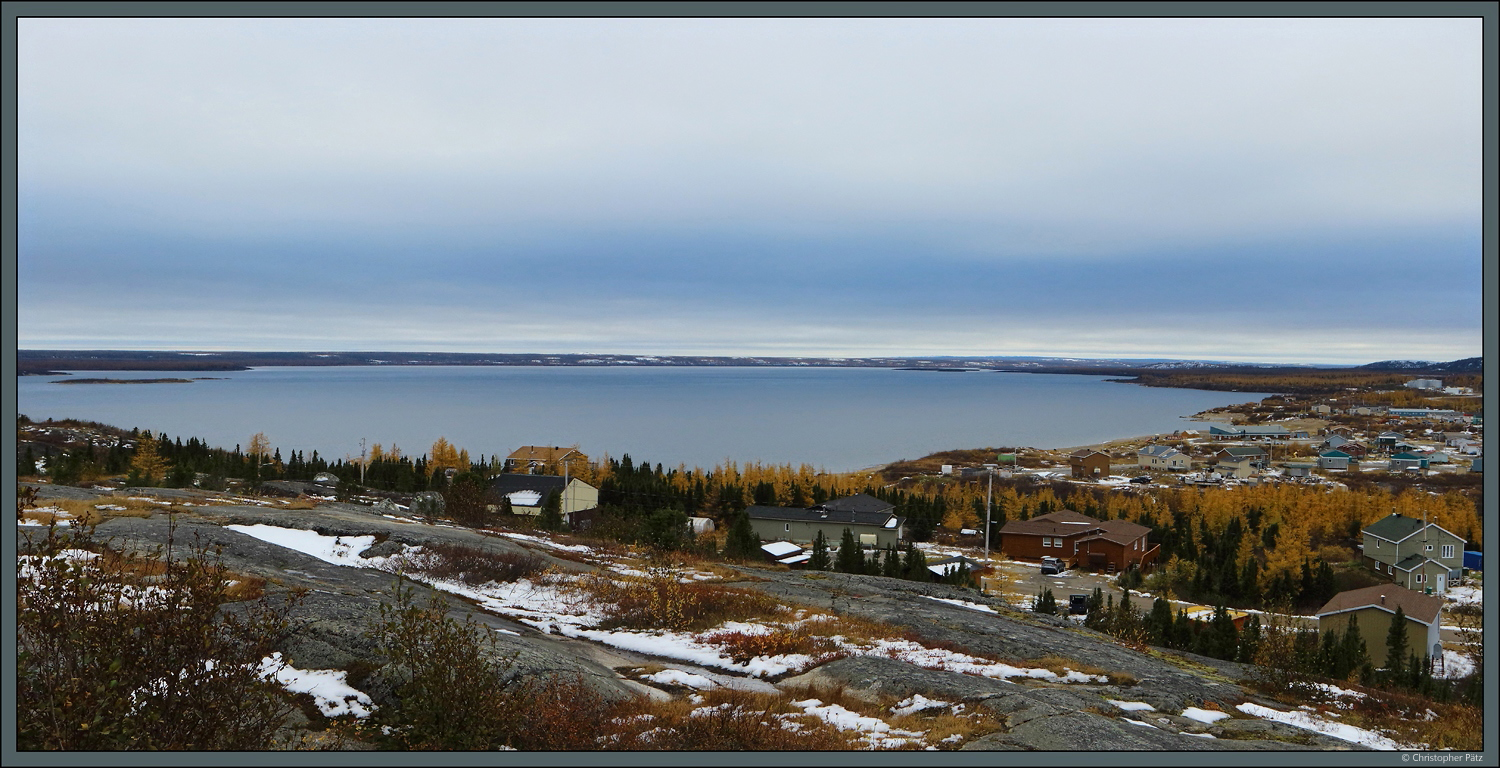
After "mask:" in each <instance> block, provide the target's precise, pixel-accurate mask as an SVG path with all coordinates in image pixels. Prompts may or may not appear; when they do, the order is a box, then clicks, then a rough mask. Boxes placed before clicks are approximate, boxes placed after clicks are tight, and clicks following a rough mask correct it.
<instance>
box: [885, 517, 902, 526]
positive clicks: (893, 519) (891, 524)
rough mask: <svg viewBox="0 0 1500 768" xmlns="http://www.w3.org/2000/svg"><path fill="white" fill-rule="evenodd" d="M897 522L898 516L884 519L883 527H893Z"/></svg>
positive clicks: (898, 520)
mask: <svg viewBox="0 0 1500 768" xmlns="http://www.w3.org/2000/svg"><path fill="white" fill-rule="evenodd" d="M899 522H901V520H900V519H899V518H895V517H893V518H891V519H889V520H887V521H885V526H884V527H886V528H895V527H896V524H897V523H899Z"/></svg>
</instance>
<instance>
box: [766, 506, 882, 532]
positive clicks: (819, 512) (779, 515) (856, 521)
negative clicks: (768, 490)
mask: <svg viewBox="0 0 1500 768" xmlns="http://www.w3.org/2000/svg"><path fill="white" fill-rule="evenodd" d="M745 513H746V514H748V515H749V516H750V519H751V520H795V521H797V522H802V523H832V524H834V525H838V524H841V523H842V524H847V525H868V526H872V527H875V528H884V527H885V526H886V523H889V522H890V521H891V519H892V518H893V517H894V515H892V514H891V513H890V512H853V511H844V512H840V511H835V510H827V509H802V508H801V507H761V506H753V507H747V508H746V509H745ZM895 519H896V521H897V523H896V525H895V526H893V527H892V530H895V528H897V527H900V525H901V523H902V522H904V521H905V520H904V518H899V517H896V518H895Z"/></svg>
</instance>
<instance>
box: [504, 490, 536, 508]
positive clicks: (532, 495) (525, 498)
mask: <svg viewBox="0 0 1500 768" xmlns="http://www.w3.org/2000/svg"><path fill="white" fill-rule="evenodd" d="M505 498H507V499H510V503H511V504H513V505H515V506H518V507H534V506H536V505H537V504H539V503H540V502H541V500H542V494H541V492H540V491H515V492H513V493H508V494H506V495H505Z"/></svg>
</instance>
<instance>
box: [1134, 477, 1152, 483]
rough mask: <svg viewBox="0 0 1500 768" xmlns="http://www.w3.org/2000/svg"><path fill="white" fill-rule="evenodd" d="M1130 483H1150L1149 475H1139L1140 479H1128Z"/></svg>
mask: <svg viewBox="0 0 1500 768" xmlns="http://www.w3.org/2000/svg"><path fill="white" fill-rule="evenodd" d="M1130 482H1132V483H1149V482H1151V477H1150V476H1149V475H1141V476H1140V477H1132V478H1130Z"/></svg>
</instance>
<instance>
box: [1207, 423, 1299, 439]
mask: <svg viewBox="0 0 1500 768" xmlns="http://www.w3.org/2000/svg"><path fill="white" fill-rule="evenodd" d="M1208 434H1209V435H1210V436H1211V437H1237V438H1240V439H1242V440H1284V439H1286V438H1289V437H1297V436H1299V435H1300V436H1302V437H1306V436H1307V433H1306V432H1302V431H1298V432H1297V433H1296V434H1294V433H1293V432H1292V431H1291V430H1288V429H1287V428H1286V427H1283V426H1281V425H1280V424H1245V425H1236V424H1230V425H1225V426H1219V425H1217V424H1215V425H1213V426H1210V427H1209V428H1208Z"/></svg>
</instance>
